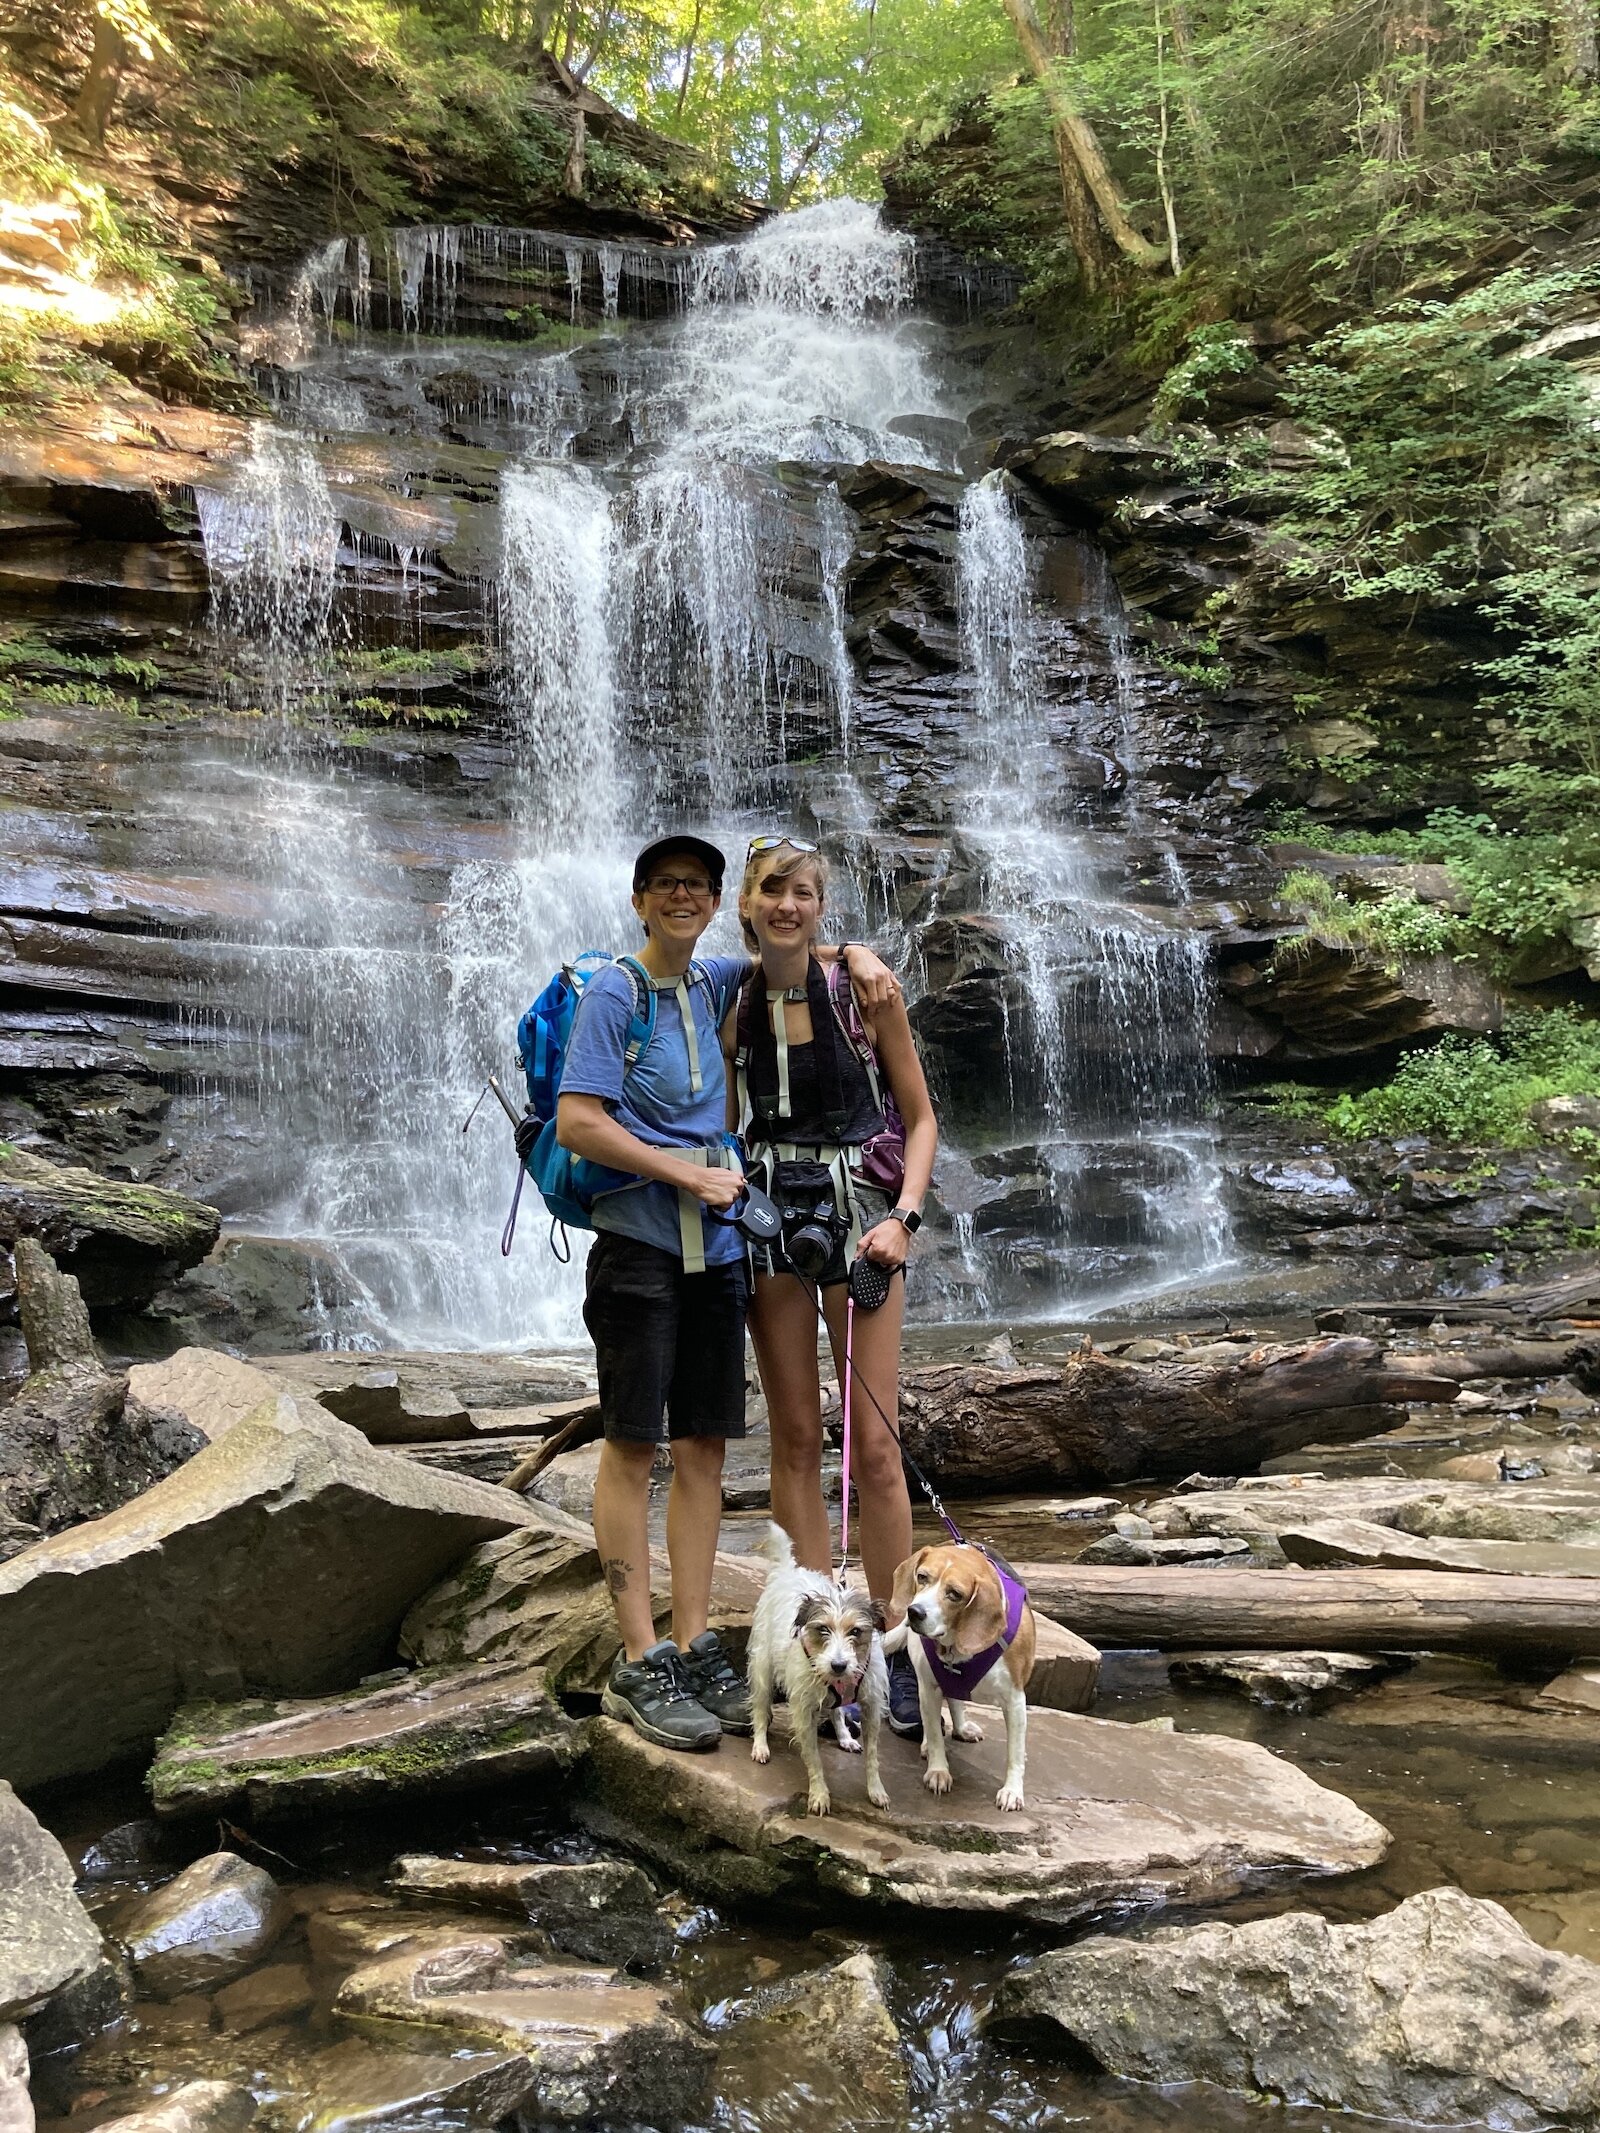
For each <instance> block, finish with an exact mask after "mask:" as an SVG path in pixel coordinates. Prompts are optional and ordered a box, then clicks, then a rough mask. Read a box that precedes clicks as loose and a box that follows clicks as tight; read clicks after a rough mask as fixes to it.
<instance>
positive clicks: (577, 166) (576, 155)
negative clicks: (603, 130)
mask: <svg viewBox="0 0 1600 2133" xmlns="http://www.w3.org/2000/svg"><path fill="white" fill-rule="evenodd" d="M588 142H589V131H588V121H587V120H586V119H585V118H584V115H583V106H582V105H581V104H578V105H575V106H574V107H573V113H572V141H571V144H570V145H569V147H568V149H567V167H566V169H565V170H563V171H562V173H561V190H562V191H563V192H564V193H565V194H566V195H567V196H568V198H569V199H572V200H581V199H582V198H583V187H584V164H585V159H586V155H587V150H588Z"/></svg>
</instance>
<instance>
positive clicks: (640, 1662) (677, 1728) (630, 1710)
mask: <svg viewBox="0 0 1600 2133" xmlns="http://www.w3.org/2000/svg"><path fill="white" fill-rule="evenodd" d="M600 1708H601V1710H602V1711H604V1712H605V1714H606V1716H607V1718H620V1719H621V1720H622V1722H623V1724H624V1725H628V1726H632V1728H633V1729H634V1731H635V1732H636V1733H638V1734H641V1735H642V1736H643V1738H644V1739H645V1740H648V1741H654V1743H655V1745H656V1746H657V1747H658V1748H714V1747H715V1746H716V1745H717V1743H718V1741H720V1740H721V1738H722V1727H721V1724H720V1723H719V1721H718V1719H717V1718H716V1716H715V1714H714V1713H712V1712H710V1711H708V1710H707V1709H706V1707H705V1705H704V1704H703V1703H700V1702H698V1701H697V1700H696V1698H695V1696H694V1695H693V1693H692V1692H691V1690H690V1688H689V1686H688V1683H687V1682H686V1681H685V1679H684V1670H683V1662H682V1660H681V1659H680V1658H679V1656H678V1647H677V1646H676V1645H675V1644H670V1643H668V1642H667V1641H666V1639H665V1638H663V1639H662V1641H661V1643H659V1644H652V1645H651V1647H650V1649H649V1650H648V1651H647V1652H646V1653H645V1655H644V1657H643V1658H642V1659H619V1660H618V1661H617V1663H616V1665H615V1666H614V1667H613V1668H612V1669H611V1679H610V1680H609V1681H608V1682H607V1683H606V1685H605V1689H604V1690H603V1692H602V1694H601V1697H600Z"/></svg>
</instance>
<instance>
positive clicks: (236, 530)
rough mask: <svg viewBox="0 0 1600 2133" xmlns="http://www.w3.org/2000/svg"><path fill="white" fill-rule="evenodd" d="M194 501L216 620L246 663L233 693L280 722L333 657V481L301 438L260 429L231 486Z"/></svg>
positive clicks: (234, 654)
mask: <svg viewBox="0 0 1600 2133" xmlns="http://www.w3.org/2000/svg"><path fill="white" fill-rule="evenodd" d="M195 503H196V506H197V509H198V512H199V518H200V536H201V540H202V541H203V543H204V545H205V552H206V568H207V570H208V571H209V573H210V577H211V586H212V612H213V620H214V622H215V625H216V627H217V630H218V632H219V634H220V636H221V638H222V640H223V643H224V647H225V652H226V655H227V656H228V657H229V659H230V660H236V661H238V662H240V663H241V666H242V671H241V672H238V673H237V676H236V681H235V685H234V693H235V694H239V693H246V694H248V693H250V692H252V691H253V692H255V693H256V694H257V697H258V700H259V703H260V706H261V708H262V709H264V710H267V711H270V712H273V713H276V714H278V715H280V716H281V715H284V714H286V713H287V712H288V711H289V710H290V709H291V708H292V707H293V705H294V703H295V702H296V701H297V699H298V698H299V697H300V696H302V695H304V694H306V693H307V692H308V691H309V690H310V689H311V688H313V687H315V685H316V684H317V682H318V681H320V679H321V676H322V670H323V668H324V666H325V665H326V660H327V654H328V636H329V624H330V620H331V616H332V612H333V588H334V573H335V566H336V564H337V562H338V555H339V530H340V521H339V514H338V512H337V510H336V509H335V507H334V502H333V496H332V493H331V492H330V490H329V488H328V483H327V479H326V477H325V476H324V474H323V472H322V468H321V467H320V466H319V464H318V463H317V458H316V455H315V453H314V452H313V451H312V449H311V447H310V445H308V444H307V443H306V442H305V441H304V440H303V439H302V438H299V437H294V436H290V435H289V434H288V433H287V432H285V431H283V430H280V429H277V428H274V427H273V426H272V425H271V424H269V423H265V422H257V423H254V424H252V426H251V435H250V450H249V452H248V454H247V455H246V456H245V458H244V459H242V460H241V461H240V462H239V463H238V465H237V466H236V467H235V469H234V470H233V478H232V479H231V480H230V481H229V483H228V485H227V486H226V487H225V488H220V489H200V490H198V491H197V492H196V495H195Z"/></svg>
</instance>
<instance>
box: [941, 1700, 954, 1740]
mask: <svg viewBox="0 0 1600 2133" xmlns="http://www.w3.org/2000/svg"><path fill="white" fill-rule="evenodd" d="M939 1725H940V1727H941V1729H942V1731H943V1733H944V1737H945V1739H946V1740H948V1739H949V1738H950V1736H951V1734H952V1733H954V1731H955V1730H956V1722H955V1720H954V1719H953V1718H952V1717H951V1716H950V1706H949V1705H948V1704H947V1703H942V1704H940V1706H939Z"/></svg>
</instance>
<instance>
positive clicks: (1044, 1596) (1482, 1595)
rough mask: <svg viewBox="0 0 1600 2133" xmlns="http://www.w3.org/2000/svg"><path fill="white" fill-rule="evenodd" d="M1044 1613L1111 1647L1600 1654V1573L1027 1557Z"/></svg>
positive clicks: (1023, 1570)
mask: <svg viewBox="0 0 1600 2133" xmlns="http://www.w3.org/2000/svg"><path fill="white" fill-rule="evenodd" d="M1017 1574H1018V1576H1019V1577H1021V1578H1022V1579H1023V1581H1024V1583H1025V1584H1026V1585H1027V1587H1028V1591H1029V1593H1030V1595H1031V1596H1032V1599H1033V1604H1034V1606H1035V1608H1036V1609H1037V1610H1038V1611H1039V1612H1040V1613H1041V1614H1044V1615H1048V1616H1049V1617H1050V1619H1051V1620H1052V1621H1053V1622H1060V1623H1062V1624H1063V1625H1064V1626H1065V1627H1066V1628H1068V1629H1073V1630H1076V1631H1077V1632H1078V1634H1079V1636H1081V1637H1088V1638H1091V1639H1092V1640H1093V1642H1094V1643H1096V1644H1098V1645H1100V1646H1101V1647H1102V1648H1106V1647H1117V1646H1121V1647H1122V1648H1123V1649H1129V1648H1151V1647H1154V1648H1158V1649H1162V1650H1168V1651H1171V1650H1179V1649H1187V1650H1198V1649H1223V1650H1225V1649H1228V1648H1230V1647H1239V1648H1242V1649H1251V1648H1255V1647H1260V1648H1264V1649H1269V1650H1273V1651H1301V1650H1306V1651H1313V1650H1316V1651H1323V1650H1326V1651H1345V1652H1374V1651H1406V1652H1419V1651H1436V1652H1529V1653H1567V1654H1571V1655H1573V1656H1582V1655H1586V1654H1588V1653H1594V1652H1600V1579H1594V1578H1569V1577H1482V1576H1479V1575H1477V1574H1475V1573H1473V1572H1471V1571H1451V1570H1257V1569H1250V1570H1233V1569H1228V1568H1220V1567H1219V1568H1216V1569H1210V1568H1208V1569H1203V1570H1179V1569H1169V1570H1125V1569H1091V1568H1088V1567H1086V1566H1084V1565H1082V1564H1077V1563H1023V1564H1019V1565H1018V1566H1017Z"/></svg>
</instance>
